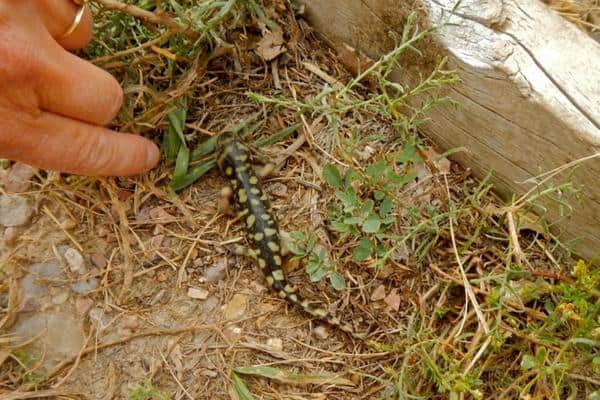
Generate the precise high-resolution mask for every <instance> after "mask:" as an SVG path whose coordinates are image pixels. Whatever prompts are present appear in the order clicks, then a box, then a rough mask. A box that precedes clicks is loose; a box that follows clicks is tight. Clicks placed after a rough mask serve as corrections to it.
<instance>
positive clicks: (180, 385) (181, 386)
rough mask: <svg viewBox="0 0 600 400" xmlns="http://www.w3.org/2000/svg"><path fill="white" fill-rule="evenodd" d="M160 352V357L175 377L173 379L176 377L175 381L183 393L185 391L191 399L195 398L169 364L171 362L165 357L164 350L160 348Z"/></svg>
mask: <svg viewBox="0 0 600 400" xmlns="http://www.w3.org/2000/svg"><path fill="white" fill-rule="evenodd" d="M159 354H160V357H161V358H162V359H163V362H164V363H165V366H166V367H167V370H168V371H169V373H170V374H171V376H172V377H173V379H175V382H177V385H178V386H179V387H180V388H181V390H183V393H185V395H186V396H187V397H188V398H189V399H190V400H194V397H193V396H192V395H191V394H190V393H189V392H188V391H187V389H186V388H185V387H184V386H183V384H182V383H181V381H180V380H179V379H177V376H176V375H175V373H174V372H173V369H172V368H171V366H170V365H169V362H168V361H167V359H166V358H165V355H164V354H163V353H162V351H160V350H159Z"/></svg>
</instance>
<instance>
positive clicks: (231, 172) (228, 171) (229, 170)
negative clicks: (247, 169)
mask: <svg viewBox="0 0 600 400" xmlns="http://www.w3.org/2000/svg"><path fill="white" fill-rule="evenodd" d="M225 175H227V176H231V175H233V168H231V167H227V168H225Z"/></svg>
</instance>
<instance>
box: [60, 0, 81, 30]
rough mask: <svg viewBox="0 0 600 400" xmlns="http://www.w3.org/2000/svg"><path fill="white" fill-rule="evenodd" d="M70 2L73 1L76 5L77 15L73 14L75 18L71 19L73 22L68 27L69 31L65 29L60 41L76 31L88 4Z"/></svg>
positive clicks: (74, 1)
mask: <svg viewBox="0 0 600 400" xmlns="http://www.w3.org/2000/svg"><path fill="white" fill-rule="evenodd" d="M72 1H73V3H75V4H77V5H78V6H79V8H77V13H75V18H73V22H72V23H71V26H69V29H67V31H66V32H65V33H63V34H62V36H61V37H60V38H61V39H64V38H66V37H67V36H69V35H70V34H71V33H73V32H74V31H75V29H77V27H78V26H79V24H80V23H81V20H82V19H83V14H84V12H85V6H86V5H87V2H88V0H72Z"/></svg>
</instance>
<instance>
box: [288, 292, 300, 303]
mask: <svg viewBox="0 0 600 400" xmlns="http://www.w3.org/2000/svg"><path fill="white" fill-rule="evenodd" d="M288 299H290V300H291V301H293V302H294V303H297V302H298V296H296V295H295V294H294V293H291V294H289V295H288Z"/></svg>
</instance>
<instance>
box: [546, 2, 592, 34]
mask: <svg viewBox="0 0 600 400" xmlns="http://www.w3.org/2000/svg"><path fill="white" fill-rule="evenodd" d="M544 2H545V3H546V4H548V5H549V6H550V7H552V9H554V10H556V12H558V13H559V14H560V15H562V16H563V17H565V18H566V19H568V20H569V21H571V22H573V23H574V24H575V25H577V26H578V27H580V28H581V29H583V30H585V31H587V32H598V31H599V30H600V1H598V0H544Z"/></svg>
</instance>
